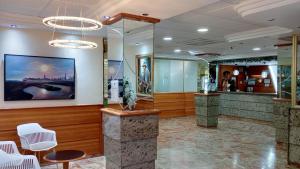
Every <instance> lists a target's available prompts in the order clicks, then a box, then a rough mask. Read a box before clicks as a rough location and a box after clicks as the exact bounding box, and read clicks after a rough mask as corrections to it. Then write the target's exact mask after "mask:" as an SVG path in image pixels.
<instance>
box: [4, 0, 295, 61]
mask: <svg viewBox="0 0 300 169" xmlns="http://www.w3.org/2000/svg"><path fill="white" fill-rule="evenodd" d="M251 1H258V0H184V1H183V0H151V4H155V5H149V0H22V1H20V0H0V26H3V27H9V26H10V25H17V27H18V28H29V29H46V30H47V29H48V28H46V27H45V26H44V25H43V24H42V22H41V21H42V19H43V18H44V17H46V16H51V15H56V13H57V11H58V8H59V7H60V8H59V12H60V13H65V11H66V13H67V14H68V15H75V16H79V15H80V11H81V10H82V13H83V16H85V17H89V18H94V19H98V20H104V18H103V16H112V15H114V14H116V13H119V12H128V13H133V14H138V15H141V14H143V13H147V14H149V16H151V17H156V18H160V19H162V22H161V23H159V24H157V25H156V27H155V36H154V38H155V45H156V46H155V50H156V53H158V54H159V55H160V56H163V55H165V56H174V57H191V54H190V53H189V52H188V51H190V52H192V53H219V54H220V55H221V56H202V58H204V59H206V60H217V59H232V58H241V57H257V56H270V55H276V54H277V49H276V48H274V44H277V43H278V37H282V36H287V35H290V34H283V35H280V36H269V37H261V38H257V39H249V40H243V41H237V42H227V41H226V40H225V38H224V37H225V36H226V35H229V34H234V33H238V32H243V31H249V30H255V29H260V28H265V27H268V26H280V27H286V28H289V29H291V30H292V31H293V32H300V27H299V26H300V25H297V24H299V23H300V13H299V12H298V11H299V9H300V0H292V1H293V2H292V3H290V4H289V3H286V4H285V5H284V6H277V7H276V8H271V9H267V10H259V11H257V12H252V13H251V14H247V15H245V16H242V15H241V13H240V12H239V11H238V10H237V9H236V7H237V6H238V5H241V4H246V5H247V4H251ZM262 1H272V0H262ZM273 1H274V2H275V1H279V0H273ZM282 1H289V0H282ZM252 4H253V3H252ZM244 6H245V5H244ZM244 6H242V7H244ZM64 7H67V8H64ZM252 8H253V7H252ZM254 11H255V10H254ZM201 27H205V28H208V29H209V31H208V32H206V33H199V32H197V29H198V28H201ZM93 35H99V36H106V31H105V29H102V30H101V31H98V32H97V31H96V32H94V33H93ZM145 36H149V35H148V34H146V33H145ZM164 36H172V37H173V40H172V41H168V42H167V41H164V40H163V39H162V37H164ZM133 44H134V43H133ZM254 47H260V48H261V51H253V50H252V48H254ZM174 49H181V50H182V52H181V53H178V54H175V53H174V52H173V51H174Z"/></svg>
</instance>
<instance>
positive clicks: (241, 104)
mask: <svg viewBox="0 0 300 169" xmlns="http://www.w3.org/2000/svg"><path fill="white" fill-rule="evenodd" d="M218 93H220V94H221V95H220V105H219V110H220V114H222V115H229V116H236V117H244V118H251V119H256V120H263V121H270V122H271V121H272V119H273V100H272V99H273V98H274V97H275V96H276V94H275V93H253V92H218Z"/></svg>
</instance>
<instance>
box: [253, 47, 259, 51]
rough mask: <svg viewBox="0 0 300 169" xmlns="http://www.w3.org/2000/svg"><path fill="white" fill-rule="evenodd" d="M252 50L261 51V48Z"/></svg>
mask: <svg viewBox="0 0 300 169" xmlns="http://www.w3.org/2000/svg"><path fill="white" fill-rule="evenodd" d="M252 50H254V51H260V50H261V48H258V47H256V48H253V49H252Z"/></svg>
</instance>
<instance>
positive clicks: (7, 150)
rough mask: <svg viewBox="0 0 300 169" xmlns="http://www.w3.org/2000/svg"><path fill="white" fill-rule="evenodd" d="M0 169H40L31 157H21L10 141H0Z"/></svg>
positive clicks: (34, 158) (33, 157)
mask: <svg viewBox="0 0 300 169" xmlns="http://www.w3.org/2000/svg"><path fill="white" fill-rule="evenodd" d="M0 159H1V160H0V169H41V167H40V165H39V163H38V160H37V159H36V157H35V156H32V155H21V154H20V153H19V150H18V148H17V146H16V144H15V143H14V142H12V141H0Z"/></svg>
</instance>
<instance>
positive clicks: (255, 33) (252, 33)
mask: <svg viewBox="0 0 300 169" xmlns="http://www.w3.org/2000/svg"><path fill="white" fill-rule="evenodd" d="M292 31H293V30H291V29H288V28H283V27H279V26H269V27H264V28H259V29H253V30H249V31H243V32H238V33H233V34H229V35H226V36H225V39H226V40H227V41H228V42H235V41H242V40H248V39H256V38H262V37H268V36H276V35H281V34H286V33H291V32H292Z"/></svg>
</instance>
